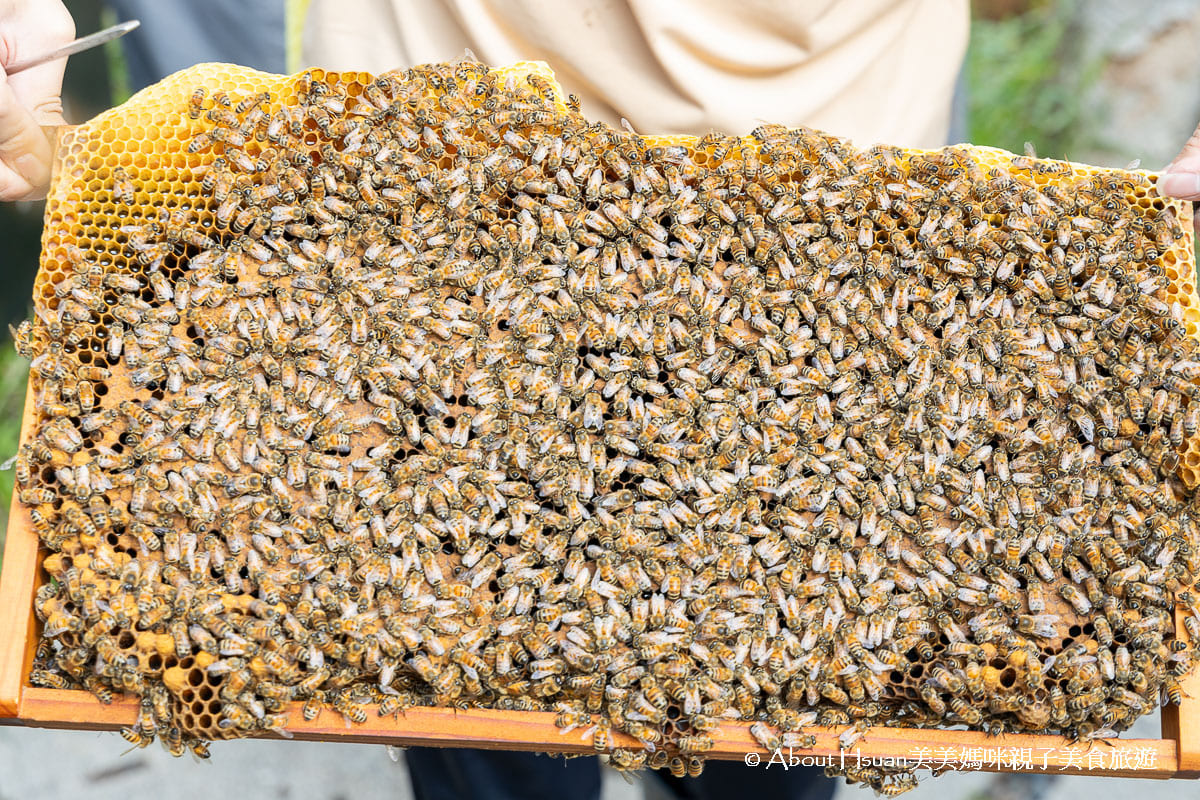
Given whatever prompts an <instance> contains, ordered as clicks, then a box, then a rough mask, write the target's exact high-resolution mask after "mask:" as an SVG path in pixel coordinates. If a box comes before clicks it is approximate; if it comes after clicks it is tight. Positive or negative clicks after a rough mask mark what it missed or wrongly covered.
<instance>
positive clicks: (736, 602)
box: [17, 61, 1200, 791]
mask: <svg viewBox="0 0 1200 800" xmlns="http://www.w3.org/2000/svg"><path fill="white" fill-rule="evenodd" d="M182 113H184V114H186V115H188V116H189V117H190V119H191V120H193V121H194V122H195V124H196V125H197V126H198V127H199V128H200V129H202V132H201V133H199V134H198V135H197V136H195V138H193V139H192V140H191V141H190V144H188V145H187V149H188V151H189V153H195V154H201V155H207V156H208V158H207V160H206V162H205V164H206V168H205V169H204V170H203V173H202V174H199V173H200V170H199V169H197V170H196V172H197V178H198V181H197V182H198V183H199V185H200V193H199V198H200V199H199V202H198V204H196V203H194V204H192V205H188V204H180V203H173V204H169V206H168V207H147V205H146V203H145V197H146V194H145V192H144V190H143V187H142V185H141V180H142V178H141V177H140V173H139V169H141V167H139V166H138V165H136V164H128V165H124V166H121V167H118V168H116V169H114V170H112V172H111V174H110V175H109V177H108V178H107V180H106V182H105V183H104V185H103V187H102V189H100V190H99V191H100V193H101V194H106V195H107V197H108V202H110V203H112V204H113V205H115V206H116V207H118V208H123V209H124V211H123V212H122V214H123V216H124V220H123V224H122V225H120V227H119V228H117V229H116V230H112V229H108V230H106V231H104V232H103V235H98V236H94V237H91V238H89V237H88V236H80V237H79V238H78V239H77V240H76V241H75V243H74V245H73V246H69V247H68V248H67V249H66V250H65V257H64V258H63V259H62V263H60V264H59V265H58V266H59V271H58V272H56V273H55V278H54V282H53V284H52V286H53V291H52V292H50V291H47V292H45V293H44V296H43V297H41V298H40V299H39V300H38V306H37V314H36V317H35V319H34V320H33V322H32V324H31V325H27V326H26V327H25V328H24V329H23V331H22V332H21V333H22V335H21V337H20V342H19V346H20V347H21V348H22V350H23V352H25V354H26V355H28V356H29V357H31V359H32V372H33V376H34V379H35V383H34V386H35V391H36V394H35V397H36V411H37V421H36V426H35V428H34V429H33V432H32V435H31V436H30V438H29V439H28V441H26V442H25V443H24V444H23V445H22V447H21V450H20V453H19V459H18V464H17V479H18V480H17V483H18V492H19V498H20V501H21V502H22V503H24V504H25V505H27V506H28V507H29V508H30V515H31V518H32V523H33V526H34V527H35V528H36V530H37V533H38V535H39V536H40V538H41V541H42V543H43V544H44V545H45V547H47V548H48V549H49V550H50V551H52V553H53V555H51V556H50V557H49V558H48V559H47V560H46V568H47V571H48V573H49V575H50V578H49V580H48V581H47V582H46V583H45V584H44V585H42V586H41V588H40V589H39V591H38V593H37V600H36V607H37V613H38V615H39V616H40V618H41V619H42V620H43V621H44V627H43V636H44V641H43V643H42V646H41V648H40V649H39V658H38V663H37V671H36V672H35V673H34V676H33V678H34V681H35V682H36V683H41V684H44V685H51V686H84V687H87V688H88V689H91V690H92V691H94V692H96V693H97V694H99V695H100V696H101V697H102V699H107V698H108V697H109V696H110V695H111V693H112V692H127V693H132V694H134V695H136V696H139V697H141V698H142V706H141V708H142V713H141V714H140V715H139V719H138V723H137V725H136V726H135V727H134V728H131V729H129V730H128V731H127V732H126V735H127V737H128V738H129V739H130V740H131V741H134V742H136V743H139V744H145V743H147V742H149V741H150V740H151V739H152V738H154V737H155V736H158V737H162V738H163V740H164V742H166V743H167V744H168V746H169V748H170V749H172V750H173V751H175V752H182V751H183V750H184V749H186V748H187V747H188V746H192V747H193V748H196V749H202V748H203V744H202V740H203V739H207V738H214V737H230V736H240V735H247V734H252V733H254V732H257V731H263V730H274V731H279V732H281V733H282V732H286V726H287V717H286V716H285V713H286V711H287V709H288V707H289V706H288V704H289V703H291V702H293V701H300V702H303V703H304V705H303V711H302V712H301V711H298V710H297V711H296V712H295V713H303V715H304V716H306V717H309V716H311V715H313V714H315V713H316V712H317V711H319V709H320V708H322V707H332V708H334V709H336V710H337V711H339V712H340V713H342V714H343V715H345V716H346V717H347V718H348V719H350V720H355V721H363V720H365V719H366V715H367V714H368V711H369V710H370V709H369V706H372V705H374V704H377V712H378V713H379V714H381V715H383V714H391V713H396V712H399V711H402V710H403V709H404V708H406V707H408V706H410V705H413V704H432V705H438V706H464V707H465V706H486V707H494V708H508V709H526V710H534V709H539V710H551V711H556V712H557V719H558V723H559V725H560V726H561V727H562V728H564V732H566V731H571V732H573V733H572V734H570V735H580V734H582V735H583V736H585V737H590V739H591V741H592V742H593V743H594V744H595V747H596V750H597V751H598V752H601V753H606V754H609V758H610V759H611V762H612V763H613V764H614V765H616V766H618V767H621V768H626V769H636V768H639V767H643V766H652V767H659V768H662V767H669V768H670V769H672V771H674V772H675V773H676V774H686V773H691V774H695V773H697V772H699V770H700V769H701V767H702V764H703V759H704V757H705V754H706V752H708V751H709V750H710V749H711V748H712V747H713V739H712V732H713V730H714V729H715V728H716V727H717V726H719V725H722V724H724V723H728V722H731V721H739V720H740V721H745V722H746V723H748V724H750V725H751V731H752V733H753V734H754V736H755V737H756V738H757V739H758V740H759V741H760V742H761V743H762V744H763V746H764V747H768V748H774V747H805V746H811V744H812V741H813V740H812V738H811V737H810V736H808V735H807V734H805V732H804V731H805V729H806V728H809V727H811V726H814V725H849V726H851V727H849V728H848V729H846V730H847V733H846V734H845V735H844V736H843V743H844V744H847V745H848V744H850V743H852V742H853V741H854V739H855V738H856V737H858V736H859V735H861V734H862V733H863V732H864V731H865V730H866V728H867V727H868V726H870V725H876V724H895V725H909V726H933V725H955V724H966V725H968V726H970V727H972V728H982V729H985V730H988V731H992V732H996V733H999V732H1004V731H1026V732H1050V731H1061V732H1064V733H1066V734H1067V735H1069V736H1072V737H1076V738H1091V737H1097V736H1105V735H1111V734H1112V733H1114V732H1115V731H1119V730H1122V729H1123V728H1125V727H1126V726H1128V725H1129V724H1130V723H1131V722H1132V720H1134V719H1135V718H1137V717H1138V716H1140V715H1142V714H1144V713H1147V712H1148V711H1150V710H1151V709H1152V708H1153V707H1154V706H1155V705H1157V703H1158V702H1159V701H1160V697H1162V698H1165V699H1168V700H1170V701H1172V702H1178V701H1179V697H1180V689H1179V679H1180V677H1181V676H1182V675H1183V674H1185V673H1186V672H1187V671H1188V670H1189V669H1190V668H1191V667H1192V665H1193V650H1192V647H1191V646H1190V645H1189V644H1187V643H1186V642H1185V639H1184V637H1183V636H1182V635H1181V632H1178V631H1176V629H1175V621H1174V616H1173V614H1174V611H1175V608H1176V604H1177V603H1178V604H1180V605H1181V606H1182V608H1183V609H1184V613H1183V615H1182V618H1183V619H1184V620H1185V622H1186V625H1187V629H1188V633H1189V634H1190V637H1191V638H1193V639H1195V638H1196V637H1197V635H1200V627H1198V625H1200V617H1198V616H1197V614H1200V605H1198V604H1197V599H1196V597H1195V595H1194V594H1193V590H1192V588H1191V587H1192V584H1193V582H1194V579H1195V573H1196V570H1197V568H1198V567H1200V549H1198V546H1197V535H1198V521H1200V507H1198V506H1197V502H1196V500H1195V496H1194V495H1193V494H1192V493H1191V492H1190V491H1189V490H1188V488H1187V487H1186V486H1185V484H1184V482H1183V481H1181V480H1180V479H1179V477H1178V474H1179V472H1180V469H1181V464H1180V457H1179V454H1180V452H1182V448H1183V447H1184V446H1185V444H1186V441H1187V440H1188V438H1189V437H1192V436H1194V435H1195V434H1196V433H1197V429H1198V427H1200V388H1198V386H1197V384H1196V383H1194V382H1193V379H1194V378H1196V377H1197V376H1200V355H1198V353H1197V350H1198V346H1197V341H1196V340H1195V339H1194V338H1193V336H1192V335H1190V333H1189V331H1188V329H1187V326H1186V324H1185V317H1184V315H1183V311H1182V308H1181V306H1180V304H1179V303H1178V302H1172V298H1171V296H1170V295H1169V292H1172V291H1176V289H1175V287H1174V285H1173V284H1171V281H1170V279H1169V277H1168V274H1167V272H1166V265H1167V264H1168V263H1174V262H1173V261H1169V258H1172V257H1173V256H1171V253H1174V252H1176V251H1178V250H1179V249H1180V248H1181V247H1182V242H1181V240H1182V239H1183V237H1184V232H1183V231H1182V229H1181V226H1180V224H1179V220H1178V219H1177V214H1176V211H1175V209H1174V208H1172V207H1170V206H1168V205H1165V204H1164V203H1163V201H1161V200H1160V199H1158V198H1156V197H1155V196H1154V195H1153V191H1152V189H1151V188H1150V187H1149V182H1148V181H1147V180H1146V178H1144V177H1143V176H1141V175H1138V174H1135V173H1131V172H1120V171H1099V170H1087V171H1084V170H1077V169H1076V168H1073V167H1071V166H1068V165H1064V164H1061V163H1055V162H1046V161H1039V160H1036V159H1033V158H1030V157H1027V156H1017V157H1011V156H1010V157H1008V158H1005V159H1003V160H998V159H993V160H992V165H991V166H990V167H989V166H988V165H987V162H986V160H981V158H980V156H979V153H978V152H977V151H973V150H972V149H970V148H966V147H956V148H947V149H944V150H941V151H937V152H928V153H915V152H908V151H902V150H898V149H894V148H889V147H875V148H872V149H869V150H857V149H854V148H853V147H851V146H850V145H849V144H848V143H846V142H844V141H842V140H839V139H837V138H834V137H830V136H826V135H823V134H821V133H819V132H816V131H813V130H808V129H799V130H789V129H785V128H782V127H778V126H770V125H766V126H763V127H761V128H758V129H756V130H755V131H754V132H753V134H752V135H751V136H749V137H742V138H735V137H726V136H721V135H717V134H710V135H707V136H704V137H700V138H686V139H684V138H675V139H668V138H665V137H663V138H654V137H645V136H640V135H637V134H635V133H633V132H632V131H620V130H614V129H611V128H609V127H608V126H606V125H604V124H599V123H589V122H588V121H587V120H586V119H585V118H584V117H583V116H582V115H581V114H580V112H579V109H578V108H577V106H576V104H575V103H574V102H573V101H571V100H568V101H567V102H566V103H564V102H563V101H562V99H561V97H560V95H559V93H558V90H557V88H556V87H555V86H553V85H552V84H551V83H550V82H549V81H548V80H546V79H545V78H543V77H541V76H539V75H538V74H537V73H531V74H529V75H527V76H523V75H514V74H507V75H505V74H503V73H497V72H490V71H489V70H488V69H487V68H486V67H484V66H483V65H481V64H478V63H474V62H471V61H465V62H462V63H457V64H440V65H430V66H424V67H419V68H415V69H413V70H409V71H407V72H404V73H389V74H385V75H383V76H381V77H379V78H378V79H376V80H373V81H368V82H365V83H349V82H345V81H340V80H338V79H336V76H329V78H328V79H322V78H321V76H320V75H319V74H318V75H316V76H314V73H307V74H305V75H302V76H300V77H299V78H297V79H295V80H294V82H293V83H292V84H291V85H290V88H289V90H288V92H287V93H285V96H284V97H283V98H280V97H279V96H272V95H271V94H270V93H269V92H264V93H261V94H247V95H246V96H239V97H231V96H228V95H226V94H224V93H221V92H206V91H205V90H204V89H203V88H201V89H197V90H196V92H195V94H194V95H193V97H192V100H191V102H190V103H189V106H188V108H187V110H186V111H183V112H182ZM143 171H144V170H143ZM197 209H200V210H197ZM113 242H115V243H116V250H117V251H119V253H120V254H121V257H122V259H123V260H121V261H120V264H128V265H130V266H129V267H120V268H118V266H116V265H117V263H118V262H117V261H116V260H114V259H113V258H112V257H111V251H110V250H106V249H105V247H107V246H108V245H109V244H110V243H113ZM1184 269H1190V267H1187V266H1186V265H1185V266H1184ZM146 634H154V635H153V636H146ZM143 641H150V642H152V646H149V647H150V649H149V650H148V649H147V646H143V645H142V644H140V643H141V642H143ZM151 651H152V652H151ZM180 664H183V665H185V666H187V667H188V668H189V669H190V670H191V673H189V676H190V677H189V678H188V679H187V680H185V681H183V682H182V684H181V683H180V681H177V680H176V681H173V680H169V679H168V678H169V676H170V674H171V671H172V669H173V668H174V669H178V668H179V667H178V665H180ZM181 686H182V688H181ZM189 687H190V688H189ZM197 687H199V688H197ZM181 691H184V692H186V693H187V694H186V696H181V694H180V692H181ZM197 691H200V692H201V693H202V694H203V693H204V692H206V693H207V696H206V697H205V698H204V699H205V700H206V701H207V703H208V705H206V706H202V707H201V708H200V711H204V714H203V715H200V716H198V715H197V713H194V712H193V711H191V710H189V709H190V708H191V707H190V706H188V702H189V701H190V699H191V698H192V697H193V696H194V695H195V693H196V692H197ZM296 708H297V709H298V708H299V706H297V707H296ZM615 732H620V733H623V734H627V735H628V736H631V737H633V739H635V740H637V742H638V743H639V744H640V747H637V748H631V747H619V748H614V746H613V743H614V733H615ZM859 777H863V776H859ZM865 779H870V780H874V781H875V782H877V783H878V784H880V785H881V786H883V787H885V788H887V787H890V789H891V790H892V791H899V790H900V789H903V788H908V787H909V786H910V785H911V781H910V780H909V779H907V778H903V777H901V778H893V777H890V776H885V775H883V774H882V773H880V774H879V775H875V776H865Z"/></svg>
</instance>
